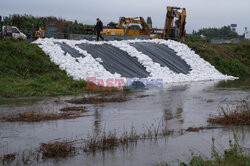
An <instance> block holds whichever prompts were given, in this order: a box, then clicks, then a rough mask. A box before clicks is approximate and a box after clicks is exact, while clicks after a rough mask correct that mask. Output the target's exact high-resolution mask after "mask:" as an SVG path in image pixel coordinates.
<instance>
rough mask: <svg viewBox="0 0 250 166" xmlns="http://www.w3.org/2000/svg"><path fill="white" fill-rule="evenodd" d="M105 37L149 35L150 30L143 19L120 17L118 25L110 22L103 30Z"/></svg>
mask: <svg viewBox="0 0 250 166" xmlns="http://www.w3.org/2000/svg"><path fill="white" fill-rule="evenodd" d="M103 33H104V34H105V35H150V29H149V27H148V25H147V23H146V22H145V20H144V18H143V17H134V18H125V17H121V18H120V20H119V22H118V23H115V22H110V23H109V24H108V26H107V27H106V28H104V29H103Z"/></svg>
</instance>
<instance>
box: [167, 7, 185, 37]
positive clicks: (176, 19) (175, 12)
mask: <svg viewBox="0 0 250 166" xmlns="http://www.w3.org/2000/svg"><path fill="white" fill-rule="evenodd" d="M179 10H181V8H179V7H167V14H166V20H165V26H164V31H163V38H164V39H175V40H181V39H182V38H183V37H184V35H185V24H186V9H185V8H183V9H182V12H179Z"/></svg>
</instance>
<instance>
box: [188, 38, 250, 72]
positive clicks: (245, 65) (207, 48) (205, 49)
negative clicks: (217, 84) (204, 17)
mask: <svg viewBox="0 0 250 166" xmlns="http://www.w3.org/2000/svg"><path fill="white" fill-rule="evenodd" d="M185 44H187V45H188V46H189V47H190V48H192V49H193V50H194V51H195V52H196V53H197V54H199V55H200V56H201V57H202V58H204V59H205V60H206V61H208V62H210V63H211V64H212V65H213V66H215V68H216V69H217V70H219V71H220V72H222V73H223V74H228V75H233V76H237V77H245V76H249V75H250V42H243V43H240V44H210V43H207V42H204V41H194V42H192V41H189V42H185Z"/></svg>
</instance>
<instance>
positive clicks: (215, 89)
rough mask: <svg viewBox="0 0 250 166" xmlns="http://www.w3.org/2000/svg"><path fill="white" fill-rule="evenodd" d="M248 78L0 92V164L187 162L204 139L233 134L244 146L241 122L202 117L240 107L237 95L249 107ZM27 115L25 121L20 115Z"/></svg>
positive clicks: (204, 146) (248, 137) (203, 147)
mask: <svg viewBox="0 0 250 166" xmlns="http://www.w3.org/2000/svg"><path fill="white" fill-rule="evenodd" d="M249 82H250V81H249V78H248V79H244V80H235V81H208V82H193V83H182V84H169V85H166V86H165V87H164V89H161V90H150V89H149V90H136V91H130V92H126V93H117V92H115V93H111V94H110V93H104V94H83V95H80V96H58V97H39V98H38V97H34V98H20V99H3V100H1V101H0V118H1V120H0V157H1V160H2V162H1V163H0V165H1V164H2V165H26V164H30V165H65V166H66V165H67V166H68V165H90V166H92V165H94V166H96V165H106V166H113V165H114V166H117V165H121V166H123V165H155V164H157V163H159V162H167V163H170V164H172V165H176V164H177V163H178V161H189V160H190V159H191V157H192V155H191V154H192V153H194V154H200V155H202V156H204V157H208V158H209V157H210V154H211V144H212V141H211V139H212V138H214V139H215V145H216V148H217V149H218V150H219V151H221V152H222V151H223V150H224V149H225V148H228V147H229V145H228V140H229V139H232V138H233V135H234V134H236V135H237V136H238V137H239V144H240V145H241V146H242V147H245V148H246V149H247V150H246V153H249V152H250V150H249V148H250V132H249V131H250V126H249V122H248V123H246V125H243V124H244V123H240V124H236V125H230V124H223V123H218V124H217V123H216V124H215V123H210V122H212V121H211V120H209V118H210V119H211V118H215V117H217V115H220V114H219V113H220V111H221V109H222V108H225V109H226V108H228V109H231V110H236V109H240V108H239V107H238V106H239V105H240V104H241V103H242V102H244V103H245V105H244V109H245V110H244V111H248V112H249V106H248V105H249V102H250V100H249V99H250V83H249ZM246 106H247V107H246ZM46 115H47V116H46ZM24 116H25V118H22V117H24ZM41 116H42V117H41ZM65 116H66V117H65ZM71 116H72V118H69V117H71ZM20 117H21V119H20ZM27 117H29V118H31V120H23V119H27ZM236 117H237V118H242V116H238V115H237V116H236ZM243 117H245V116H243ZM8 118H9V120H8ZM13 119H14V120H13ZM32 119H33V120H32ZM34 119H38V120H34ZM208 120H209V122H208ZM247 120H249V119H247ZM4 159H5V160H4Z"/></svg>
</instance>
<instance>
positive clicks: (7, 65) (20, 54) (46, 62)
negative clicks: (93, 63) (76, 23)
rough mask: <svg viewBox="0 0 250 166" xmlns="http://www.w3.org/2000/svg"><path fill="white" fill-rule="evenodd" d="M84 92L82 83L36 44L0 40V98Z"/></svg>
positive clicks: (83, 82)
mask: <svg viewBox="0 0 250 166" xmlns="http://www.w3.org/2000/svg"><path fill="white" fill-rule="evenodd" d="M85 88H86V81H84V80H83V81H75V80H73V78H72V77H69V76H68V75H67V74H66V72H65V71H62V70H60V69H59V67H58V66H57V65H55V64H54V63H52V62H51V61H50V59H49V57H48V56H47V55H45V54H44V52H43V51H42V50H41V49H40V48H39V47H38V46H37V45H36V44H28V43H25V42H21V41H3V40H0V98H10V97H25V96H50V95H64V94H78V93H82V92H85V91H86V89H85ZM99 91H100V90H99Z"/></svg>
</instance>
